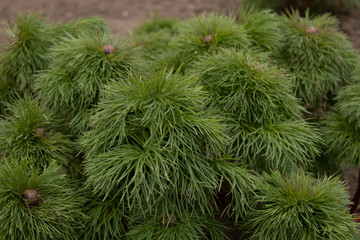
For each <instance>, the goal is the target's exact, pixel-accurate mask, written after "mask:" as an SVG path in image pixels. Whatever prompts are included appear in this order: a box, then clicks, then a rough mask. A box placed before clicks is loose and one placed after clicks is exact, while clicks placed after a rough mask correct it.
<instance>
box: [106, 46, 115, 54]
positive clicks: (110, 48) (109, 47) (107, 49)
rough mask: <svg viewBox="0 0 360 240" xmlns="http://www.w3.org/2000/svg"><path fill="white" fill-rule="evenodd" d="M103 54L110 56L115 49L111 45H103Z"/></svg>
mask: <svg viewBox="0 0 360 240" xmlns="http://www.w3.org/2000/svg"><path fill="white" fill-rule="evenodd" d="M103 52H104V53H105V54H106V55H108V54H112V53H114V52H115V48H114V47H113V46H111V45H104V46H103Z"/></svg>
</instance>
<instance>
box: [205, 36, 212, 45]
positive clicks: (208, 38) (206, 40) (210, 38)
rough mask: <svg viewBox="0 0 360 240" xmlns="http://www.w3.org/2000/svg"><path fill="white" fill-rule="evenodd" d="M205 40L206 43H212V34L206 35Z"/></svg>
mask: <svg viewBox="0 0 360 240" xmlns="http://www.w3.org/2000/svg"><path fill="white" fill-rule="evenodd" d="M203 40H204V43H206V44H210V43H212V36H211V35H210V34H209V35H206V36H204V38H203Z"/></svg>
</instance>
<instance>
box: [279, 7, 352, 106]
mask: <svg viewBox="0 0 360 240" xmlns="http://www.w3.org/2000/svg"><path fill="white" fill-rule="evenodd" d="M281 22H282V23H283V24H282V31H283V34H284V38H283V39H284V43H283V46H282V50H281V54H280V55H281V60H280V62H282V66H283V67H285V68H286V69H288V70H289V71H291V72H292V75H293V78H294V84H295V94H296V96H297V97H299V98H301V99H302V100H303V102H304V103H305V104H307V105H309V106H312V107H313V106H316V104H317V103H318V102H326V100H327V96H328V95H331V94H334V92H335V90H336V89H337V88H338V87H339V86H341V85H343V84H344V83H347V82H349V81H351V80H352V78H353V75H354V71H355V69H356V68H357V67H358V66H359V57H358V53H357V52H356V51H355V49H353V47H352V44H351V43H350V42H349V41H348V40H347V37H346V36H345V35H344V34H343V33H341V32H340V31H339V29H338V22H337V20H336V18H334V17H331V16H330V15H328V14H325V15H321V16H316V17H309V14H308V12H307V14H306V16H305V17H300V14H299V12H297V11H294V12H293V13H292V14H290V13H288V14H287V16H285V15H284V16H282V21H281Z"/></svg>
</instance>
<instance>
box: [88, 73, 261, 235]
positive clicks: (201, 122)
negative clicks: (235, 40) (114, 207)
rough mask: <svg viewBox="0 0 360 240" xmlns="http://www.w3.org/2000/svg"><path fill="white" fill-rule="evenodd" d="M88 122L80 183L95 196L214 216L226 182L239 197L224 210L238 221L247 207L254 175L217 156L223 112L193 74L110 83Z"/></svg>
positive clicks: (130, 204) (158, 210)
mask: <svg viewBox="0 0 360 240" xmlns="http://www.w3.org/2000/svg"><path fill="white" fill-rule="evenodd" d="M91 127H92V129H91V130H89V131H88V132H86V133H85V134H84V136H83V137H82V139H81V142H82V144H83V146H84V150H85V153H86V160H85V174H86V175H87V176H88V179H87V182H86V185H87V186H88V188H90V189H92V190H93V192H94V193H95V194H97V195H98V196H99V197H103V198H104V199H118V201H120V202H125V203H126V207H127V208H129V209H130V210H134V211H135V212H137V211H139V212H144V211H146V209H148V208H151V209H153V210H152V211H153V212H152V213H151V214H152V215H154V216H159V214H160V213H161V214H163V213H167V214H168V213H169V212H175V213H176V214H178V216H179V217H180V216H183V215H186V214H188V212H192V211H194V210H195V209H196V210H197V211H199V212H200V213H202V214H206V215H210V216H212V215H213V214H214V211H215V210H216V209H217V206H216V194H217V192H219V189H220V188H221V186H222V185H223V183H225V182H226V183H228V184H229V185H230V188H229V191H228V194H229V195H230V196H231V197H232V198H233V199H234V200H239V202H236V203H233V205H232V206H230V207H229V209H228V210H227V211H226V213H224V214H228V215H232V214H233V215H234V216H235V218H236V219H237V218H239V217H240V216H242V215H243V214H244V213H245V212H246V211H247V209H249V208H250V207H251V206H252V205H251V204H250V203H248V201H247V199H248V198H249V196H250V195H251V192H252V189H253V186H254V181H255V177H254V176H253V173H251V172H250V171H248V170H246V168H245V167H244V166H239V165H236V164H231V163H230V162H229V161H226V160H215V159H220V158H221V153H222V148H223V145H224V144H226V137H225V136H224V129H223V125H222V123H221V117H218V114H217V113H216V112H215V110H211V109H210V108H207V99H206V94H205V93H204V92H203V90H202V89H201V87H200V86H199V83H198V82H197V79H196V78H194V77H192V76H189V75H181V74H180V73H179V72H175V73H174V72H172V71H166V70H163V71H155V72H152V73H150V74H149V75H139V74H136V73H130V74H129V75H128V77H127V78H125V79H124V81H113V82H111V83H110V84H109V85H108V86H107V87H106V89H104V91H103V95H102V99H101V100H100V102H99V105H98V109H97V112H96V114H95V115H94V116H93V117H92V119H91ZM218 161H220V162H218ZM234 209H235V210H234ZM164 231H165V230H164ZM169 234H170V233H169ZM170 236H171V235H169V237H170ZM174 236H177V235H174Z"/></svg>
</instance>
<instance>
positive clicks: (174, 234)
mask: <svg viewBox="0 0 360 240" xmlns="http://www.w3.org/2000/svg"><path fill="white" fill-rule="evenodd" d="M132 224H133V226H131V228H130V231H129V232H128V233H127V236H128V237H129V239H131V240H152V239H167V240H178V239H182V240H183V239H184V240H205V239H211V240H224V239H228V238H227V236H226V235H225V234H224V229H225V227H224V226H222V224H221V223H220V222H219V221H217V220H214V219H209V218H207V217H206V216H199V215H196V214H189V213H188V214H187V215H186V216H181V217H179V216H177V215H176V214H171V215H163V216H159V217H156V218H154V217H153V216H151V215H150V216H149V215H146V216H145V217H144V216H142V215H140V217H138V218H136V219H133V222H132Z"/></svg>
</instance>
